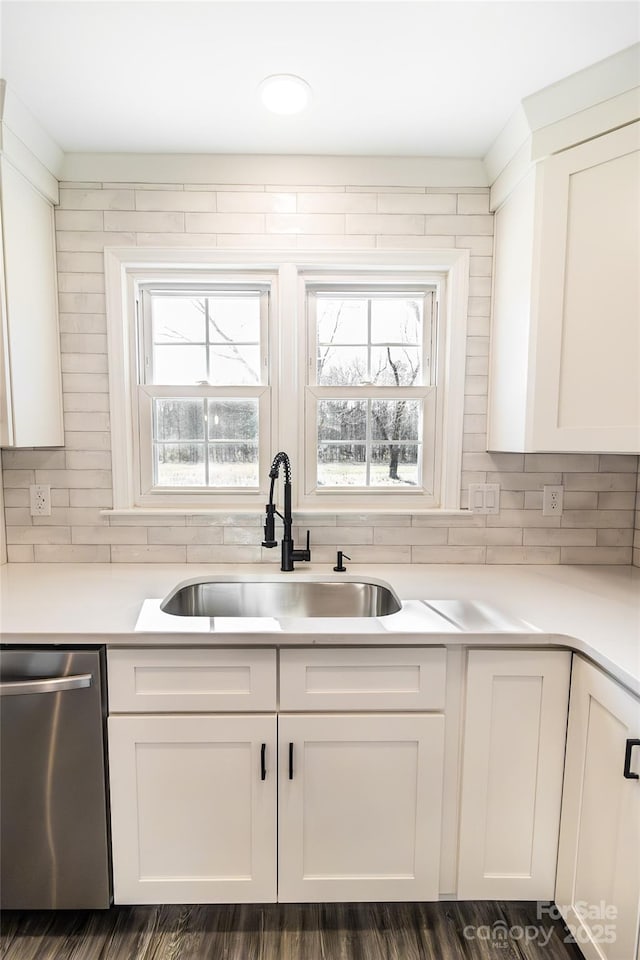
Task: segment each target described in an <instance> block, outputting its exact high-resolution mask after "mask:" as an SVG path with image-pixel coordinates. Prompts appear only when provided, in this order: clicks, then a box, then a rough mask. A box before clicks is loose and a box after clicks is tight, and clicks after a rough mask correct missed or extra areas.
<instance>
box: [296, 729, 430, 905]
mask: <svg viewBox="0 0 640 960" xmlns="http://www.w3.org/2000/svg"><path fill="white" fill-rule="evenodd" d="M279 736H280V747H279V750H280V791H279V813H280V815H279V841H278V850H279V858H278V862H279V880H278V888H279V897H278V899H279V900H280V901H282V902H285V903H291V902H301V901H302V902H307V901H314V900H317V901H347V900H353V901H370V900H435V899H437V897H438V873H439V859H440V820H441V806H442V767H443V751H444V717H443V716H442V715H438V714H434V715H429V716H427V715H424V714H414V715H397V714H392V715H385V716H373V715H370V716H367V715H356V716H354V715H350V716H349V715H339V716H335V715H334V716H322V715H301V716H281V717H280V719H279Z"/></svg>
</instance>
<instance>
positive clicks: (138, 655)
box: [107, 650, 276, 713]
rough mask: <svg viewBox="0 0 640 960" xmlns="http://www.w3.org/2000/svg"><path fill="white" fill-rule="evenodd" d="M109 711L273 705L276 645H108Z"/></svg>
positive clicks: (244, 708) (242, 708) (207, 709)
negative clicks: (126, 647)
mask: <svg viewBox="0 0 640 960" xmlns="http://www.w3.org/2000/svg"><path fill="white" fill-rule="evenodd" d="M107 664H108V677H109V710H110V712H111V713H157V712H164V711H171V712H174V713H175V712H178V713H183V712H186V713H201V712H212V711H215V712H218V711H225V712H226V711H235V710H237V711H242V712H244V711H247V710H275V708H276V653H275V650H180V651H179V652H175V651H165V650H109V651H108V654H107Z"/></svg>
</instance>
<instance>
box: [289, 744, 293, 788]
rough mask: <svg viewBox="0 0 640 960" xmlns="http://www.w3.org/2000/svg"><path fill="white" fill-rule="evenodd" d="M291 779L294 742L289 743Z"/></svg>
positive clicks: (290, 778)
mask: <svg viewBox="0 0 640 960" xmlns="http://www.w3.org/2000/svg"><path fill="white" fill-rule="evenodd" d="M289 780H293V744H292V743H290V744H289Z"/></svg>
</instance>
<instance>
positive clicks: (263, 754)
mask: <svg viewBox="0 0 640 960" xmlns="http://www.w3.org/2000/svg"><path fill="white" fill-rule="evenodd" d="M266 753H267V745H266V743H263V744H262V746H261V747H260V779H261V780H266V779H267V764H266Z"/></svg>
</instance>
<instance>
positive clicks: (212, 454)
mask: <svg viewBox="0 0 640 960" xmlns="http://www.w3.org/2000/svg"><path fill="white" fill-rule="evenodd" d="M258 484H259V478H258V445H257V444H256V443H216V444H212V445H211V446H210V447H209V486H211V487H257V486H258Z"/></svg>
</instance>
